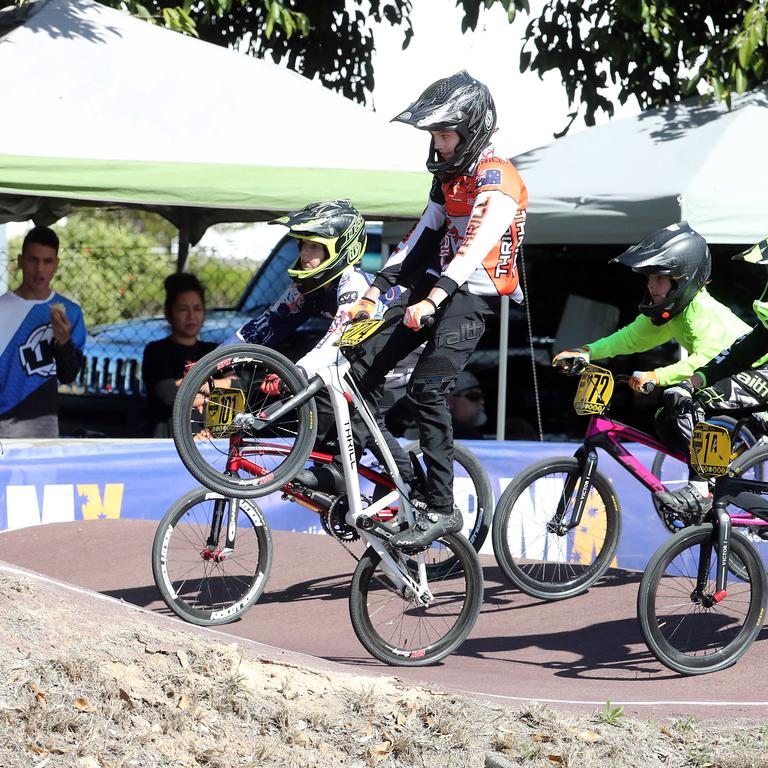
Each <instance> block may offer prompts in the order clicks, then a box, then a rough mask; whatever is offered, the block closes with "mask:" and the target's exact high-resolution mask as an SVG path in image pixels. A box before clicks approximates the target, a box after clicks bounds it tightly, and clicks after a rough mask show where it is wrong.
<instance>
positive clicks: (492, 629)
mask: <svg viewBox="0 0 768 768" xmlns="http://www.w3.org/2000/svg"><path fill="white" fill-rule="evenodd" d="M155 527H156V523H155V522H154V521H143V520H94V521H88V522H80V521H78V522H74V523H57V524H51V525H44V526H36V527H31V528H25V529H21V530H17V531H10V532H5V533H3V534H2V535H0V560H2V561H4V562H6V563H10V564H12V565H17V566H20V567H23V568H26V569H29V570H32V571H36V572H37V573H41V574H43V575H45V576H48V577H51V578H54V579H57V580H62V581H65V582H68V583H70V584H73V585H77V586H79V587H84V588H86V589H91V590H95V591H97V592H100V593H102V594H104V595H108V596H111V597H114V598H118V599H120V598H122V599H123V600H125V601H126V602H129V603H133V604H135V605H139V606H142V607H145V608H148V609H150V610H152V611H156V612H158V613H164V614H168V615H172V614H170V612H169V611H168V610H167V608H166V607H165V605H164V604H163V603H162V601H161V598H160V595H159V593H158V591H157V589H156V587H155V585H154V581H153V578H152V567H151V562H150V552H151V546H152V537H153V535H154V531H155ZM273 540H274V559H273V563H272V572H271V575H270V579H269V582H268V584H267V586H266V589H265V590H264V594H263V595H262V597H261V599H260V601H259V602H258V603H257V604H256V605H255V606H254V607H253V608H251V610H250V611H249V612H248V613H247V614H246V615H245V616H244V617H243V618H242V619H241V620H240V621H237V622H234V623H232V624H229V625H226V626H223V627H219V628H218V629H219V630H221V631H224V632H226V633H228V634H230V635H234V636H237V637H242V638H247V639H249V640H252V641H256V642H258V643H262V644H266V645H269V646H273V647H274V648H279V649H285V650H287V651H291V652H298V653H302V654H308V655H310V656H313V657H317V658H319V659H323V660H325V662H332V663H339V664H341V665H342V666H343V668H344V670H345V671H347V672H349V671H350V670H351V669H354V670H357V671H359V672H362V673H365V674H384V675H388V676H395V677H397V678H399V679H401V680H403V681H404V682H414V683H421V684H424V683H426V684H427V685H428V686H429V685H431V686H432V687H434V688H435V689H439V690H446V689H447V690H456V691H460V692H463V693H469V694H475V695H479V696H481V697H482V698H484V699H489V700H492V701H495V702H497V703H507V704H510V705H517V704H520V703H522V702H524V701H529V700H536V701H545V702H549V703H551V704H552V705H553V706H557V707H562V708H565V709H569V710H577V711H582V712H589V711H594V710H596V709H602V708H603V707H604V706H605V702H606V701H610V702H612V703H614V704H623V705H624V707H625V713H626V714H627V715H631V716H635V717H642V718H647V717H674V716H686V715H692V716H695V717H697V718H700V719H710V718H713V719H714V718H718V719H720V718H723V719H736V718H739V719H747V720H756V721H757V720H765V719H766V718H768V665H766V664H765V660H764V655H765V653H766V651H768V642H767V635H766V630H763V632H762V633H761V635H760V637H759V638H758V641H757V642H756V643H755V644H754V645H753V646H752V648H750V650H749V651H748V652H747V654H746V655H745V656H744V657H742V659H741V660H740V661H739V662H738V663H737V664H736V665H735V666H734V667H731V668H730V669H727V670H724V671H723V672H719V673H716V674H710V675H703V676H697V677H683V676H680V675H677V674H675V673H672V672H670V671H669V670H667V669H666V668H665V667H663V666H662V665H661V664H659V662H657V661H656V660H655V659H654V658H653V656H651V654H650V653H649V651H648V650H647V649H646V647H645V645H644V643H643V641H642V636H641V634H640V629H639V626H638V623H637V619H636V616H635V600H636V596H637V587H638V583H639V579H640V574H638V573H634V572H628V571H621V570H617V571H611V572H610V573H609V574H608V576H606V577H605V578H604V579H603V580H602V581H601V582H599V583H598V585H596V586H595V587H593V588H592V589H591V590H590V591H589V592H587V593H586V594H584V595H580V596H579V597H576V598H572V599H570V600H565V601H559V602H556V603H544V602H541V601H537V600H535V599H533V598H530V597H528V596H526V595H523V594H521V593H520V592H518V591H517V590H515V589H514V588H512V587H511V586H509V585H508V584H507V583H506V581H505V579H504V577H503V575H502V574H501V572H500V570H499V569H498V567H497V566H496V563H495V562H494V561H493V558H483V566H484V573H485V580H486V585H485V586H486V591H485V602H484V606H483V611H482V614H481V616H480V619H479V620H478V622H477V624H476V625H475V628H474V630H473V631H472V633H471V634H470V636H469V639H468V640H467V641H466V642H465V643H464V645H463V646H462V647H461V648H460V650H459V651H458V652H457V653H455V654H453V655H452V656H449V657H448V658H447V659H445V660H444V661H443V662H442V663H440V664H437V665H435V666H431V667H421V668H416V669H407V668H402V667H388V666H386V665H383V664H381V663H379V662H378V661H376V660H374V659H372V658H370V657H369V656H368V655H367V653H366V652H365V650H364V649H363V648H362V646H361V645H360V644H359V643H358V641H357V638H356V637H355V634H354V632H353V630H352V626H351V623H350V621H349V615H348V601H347V596H348V585H349V582H350V578H351V574H352V571H353V570H354V565H355V562H354V560H353V559H352V558H351V557H350V556H349V555H348V554H347V553H346V552H345V551H344V550H343V549H342V548H341V546H339V544H337V543H336V542H335V541H334V540H332V539H331V538H330V537H328V536H317V535H309V534H301V533H286V532H281V531H276V532H273ZM356 551H357V552H358V554H359V553H360V552H361V547H360V545H359V544H358V545H357V547H356ZM325 662H324V663H323V666H325Z"/></svg>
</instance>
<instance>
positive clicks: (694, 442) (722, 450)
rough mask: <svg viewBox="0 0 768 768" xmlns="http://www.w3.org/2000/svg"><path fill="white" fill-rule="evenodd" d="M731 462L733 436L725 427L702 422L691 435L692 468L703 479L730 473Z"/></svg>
mask: <svg viewBox="0 0 768 768" xmlns="http://www.w3.org/2000/svg"><path fill="white" fill-rule="evenodd" d="M730 461H731V436H730V434H729V433H728V430H727V429H726V428H725V427H720V426H717V425H715V424H708V423H707V422H706V421H700V422H699V423H698V424H697V425H696V427H695V429H694V430H693V435H691V466H692V467H693V468H694V469H695V470H696V471H697V472H698V473H699V474H700V475H701V476H702V477H719V476H720V475H725V474H727V473H728V464H730Z"/></svg>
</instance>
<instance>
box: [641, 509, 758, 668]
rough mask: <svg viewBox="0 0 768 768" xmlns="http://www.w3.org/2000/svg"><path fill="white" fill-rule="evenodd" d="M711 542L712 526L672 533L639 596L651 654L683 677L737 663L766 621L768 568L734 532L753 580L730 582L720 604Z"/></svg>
mask: <svg viewBox="0 0 768 768" xmlns="http://www.w3.org/2000/svg"><path fill="white" fill-rule="evenodd" d="M714 539H715V535H714V529H713V526H712V525H711V524H710V523H707V524H705V525H697V526H692V527H690V528H686V529H685V530H683V531H681V532H679V533H677V534H675V535H674V536H673V537H672V538H670V539H669V541H667V542H666V543H665V544H664V545H663V546H662V547H661V548H660V549H658V550H657V552H656V554H655V555H654V556H653V557H652V558H651V561H650V562H649V563H648V566H647V568H646V570H645V573H644V574H643V578H642V580H641V582H640V589H639V590H638V593H637V616H638V619H639V620H640V627H641V629H642V632H643V637H644V638H645V642H646V644H647V645H648V648H649V649H650V651H651V653H653V655H654V656H655V657H656V658H657V659H658V660H659V661H660V662H661V663H662V664H664V666H666V667H669V669H672V670H674V671H675V672H680V673H681V674H684V675H701V674H704V673H706V672H717V671H718V670H721V669H725V668H726V667H729V666H731V664H734V663H735V662H736V661H737V660H738V659H739V658H740V657H741V656H742V655H743V654H744V653H745V652H746V651H747V649H748V648H749V646H750V645H751V644H752V642H753V641H754V640H755V638H756V637H757V635H758V633H759V632H760V629H761V628H762V626H763V619H764V618H765V607H766V591H767V590H768V580H767V579H766V575H765V568H764V567H763V564H762V562H761V560H760V557H759V556H758V554H757V552H756V551H755V549H754V547H752V546H751V545H750V543H749V542H748V541H747V539H746V538H745V537H744V536H742V535H741V534H740V533H738V532H736V531H733V532H732V535H731V541H730V550H731V552H733V553H734V554H735V555H736V556H737V557H738V558H739V561H740V562H741V563H743V565H744V568H745V569H746V572H747V576H748V580H746V581H744V580H741V579H738V578H736V577H735V576H730V577H729V579H728V584H727V593H726V595H725V597H724V598H723V599H721V600H720V601H719V602H717V601H716V600H715V590H716V586H715V577H716V569H717V546H716V542H715V540H714ZM702 557H704V558H706V562H703V563H702V562H701V560H702ZM700 569H701V571H700ZM700 572H703V573H704V574H706V584H705V585H704V588H703V589H702V590H699V589H698V587H697V580H698V574H699V573H700Z"/></svg>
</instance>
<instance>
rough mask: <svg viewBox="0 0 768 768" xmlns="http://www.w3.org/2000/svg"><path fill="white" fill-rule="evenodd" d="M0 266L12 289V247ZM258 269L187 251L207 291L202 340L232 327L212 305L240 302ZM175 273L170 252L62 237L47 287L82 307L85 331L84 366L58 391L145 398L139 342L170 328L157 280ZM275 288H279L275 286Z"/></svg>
mask: <svg viewBox="0 0 768 768" xmlns="http://www.w3.org/2000/svg"><path fill="white" fill-rule="evenodd" d="M0 264H2V265H4V267H5V268H4V269H2V270H0V278H2V279H4V280H5V287H7V289H10V290H13V289H14V288H16V287H18V285H20V284H21V280H22V276H21V270H20V269H19V268H18V266H17V259H16V252H14V251H13V248H12V247H11V248H9V249H8V252H2V251H0ZM259 266H260V264H259V263H257V262H255V261H254V260H252V259H229V258H221V256H220V255H218V253H211V252H209V251H206V250H205V249H195V250H193V252H192V253H191V254H190V257H189V259H188V260H187V264H186V265H185V268H184V269H185V271H186V272H192V273H193V274H195V275H196V276H197V277H198V278H199V279H200V280H201V282H202V283H203V285H204V286H205V288H206V306H207V309H208V315H207V319H206V324H205V325H204V326H203V330H202V332H201V335H200V337H201V339H204V340H210V341H214V342H220V341H223V340H224V338H227V337H228V336H229V335H230V334H231V333H232V332H233V331H234V330H237V328H238V327H239V325H240V322H239V320H238V318H237V317H236V316H235V315H234V314H233V313H232V312H228V313H222V312H217V310H216V308H233V307H236V306H238V304H239V303H240V301H241V299H242V298H243V296H244V293H245V291H246V289H247V287H248V285H249V284H250V282H251V279H252V278H253V276H254V274H255V272H256V271H257V270H258V268H259ZM175 271H176V256H175V254H173V253H171V252H170V251H169V250H168V249H163V248H158V247H150V248H135V247H134V248H115V247H110V246H104V245H93V246H90V245H89V246H85V245H77V244H75V245H73V244H71V243H69V244H66V243H64V242H62V246H61V248H60V251H59V269H58V271H57V273H56V275H55V277H54V279H53V282H52V287H53V289H54V290H56V291H57V292H59V293H61V294H63V295H64V296H67V297H68V298H70V299H72V300H73V301H75V302H77V304H79V305H80V307H81V309H82V311H83V316H84V318H85V324H86V329H87V332H88V336H87V340H86V346H85V356H86V360H85V363H84V365H83V369H82V370H81V372H80V375H79V376H78V378H77V380H76V381H75V382H74V383H73V384H72V385H69V386H67V387H64V386H62V387H60V391H61V392H62V393H68V394H121V395H126V396H141V395H143V388H142V385H141V359H142V356H143V352H144V347H145V346H146V345H147V343H149V342H150V341H154V340H156V339H161V338H164V337H166V336H167V335H168V334H169V332H170V327H169V325H168V323H167V322H166V320H165V318H164V316H163V306H164V303H165V291H164V288H163V281H164V280H165V278H166V277H167V276H168V275H169V274H172V273H173V272H175ZM277 290H279V286H275V291H277ZM275 295H277V294H275ZM224 315H226V317H228V318H229V319H230V322H229V325H232V326H233V327H232V328H229V327H228V325H227V321H226V320H224V319H223V318H222V316H224Z"/></svg>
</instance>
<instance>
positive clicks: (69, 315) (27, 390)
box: [0, 227, 85, 438]
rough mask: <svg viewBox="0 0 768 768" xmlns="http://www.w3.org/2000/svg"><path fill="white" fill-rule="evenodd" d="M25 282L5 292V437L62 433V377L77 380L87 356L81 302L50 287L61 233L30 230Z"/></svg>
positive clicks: (0, 316) (0, 323) (1, 378)
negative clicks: (60, 409) (60, 429)
mask: <svg viewBox="0 0 768 768" xmlns="http://www.w3.org/2000/svg"><path fill="white" fill-rule="evenodd" d="M18 265H19V269H20V270H21V275H22V281H21V285H20V286H19V287H18V288H17V289H16V290H14V291H8V293H5V294H3V295H2V296H0V437H9V438H12V437H24V438H29V437H58V436H59V409H58V402H57V395H58V382H59V381H60V382H61V383H62V384H69V383H71V382H73V381H74V380H75V378H76V377H77V373H78V371H79V370H80V366H81V365H82V362H83V345H84V344H85V322H84V320H83V313H82V311H81V310H80V307H79V306H78V305H77V304H75V302H74V301H71V300H70V299H67V298H66V297H64V296H62V295H61V294H59V293H56V292H55V291H53V290H52V289H51V280H52V279H53V276H54V275H55V274H56V270H57V269H58V267H59V238H58V237H57V235H56V233H55V232H54V231H53V230H52V229H48V227H35V228H34V229H32V230H30V231H29V232H28V233H27V235H26V237H25V238H24V242H23V244H22V247H21V254H19V259H18Z"/></svg>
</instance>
